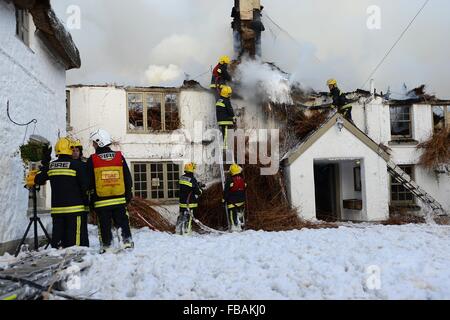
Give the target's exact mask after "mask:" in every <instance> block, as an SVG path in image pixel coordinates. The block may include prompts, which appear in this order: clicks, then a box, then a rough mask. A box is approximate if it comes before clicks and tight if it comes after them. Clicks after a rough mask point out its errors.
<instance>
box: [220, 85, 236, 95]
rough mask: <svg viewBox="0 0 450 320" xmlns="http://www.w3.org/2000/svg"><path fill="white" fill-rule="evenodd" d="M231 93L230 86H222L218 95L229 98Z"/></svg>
mask: <svg viewBox="0 0 450 320" xmlns="http://www.w3.org/2000/svg"><path fill="white" fill-rule="evenodd" d="M232 93H233V89H231V87H230V86H222V87H221V90H220V95H221V96H222V97H224V98H229V97H231V94H232Z"/></svg>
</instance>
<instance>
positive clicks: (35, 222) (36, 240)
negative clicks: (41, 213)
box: [15, 186, 52, 257]
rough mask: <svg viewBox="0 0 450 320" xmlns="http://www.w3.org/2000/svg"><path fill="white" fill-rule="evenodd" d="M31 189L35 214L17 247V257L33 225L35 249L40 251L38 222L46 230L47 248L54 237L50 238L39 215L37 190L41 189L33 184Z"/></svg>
mask: <svg viewBox="0 0 450 320" xmlns="http://www.w3.org/2000/svg"><path fill="white" fill-rule="evenodd" d="M29 190H30V191H31V193H32V196H33V216H32V217H30V223H29V224H28V227H27V231H25V234H24V235H23V238H22V241H21V242H20V244H19V246H18V247H17V250H16V255H15V257H17V256H18V255H19V253H20V248H21V247H22V246H23V245H24V244H25V241H26V239H27V235H28V232H29V231H30V228H31V225H33V227H34V251H39V238H38V223H39V225H40V226H41V228H42V230H43V231H44V234H45V236H46V238H47V240H48V243H47V246H46V247H45V249H47V248H48V246H49V245H50V243H51V241H52V239H51V238H50V236H49V235H48V232H47V230H46V229H45V227H44V225H43V224H42V221H41V218H39V217H38V214H37V194H36V193H37V191H39V186H33V187H31V188H29Z"/></svg>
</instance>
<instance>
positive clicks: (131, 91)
mask: <svg viewBox="0 0 450 320" xmlns="http://www.w3.org/2000/svg"><path fill="white" fill-rule="evenodd" d="M130 94H142V107H143V122H144V123H143V124H144V126H143V130H137V129H131V128H130V111H129V110H130V109H129V102H128V96H129V95H130ZM171 94H175V95H176V97H177V103H176V108H177V111H178V116H179V114H180V90H179V89H165V90H162V89H159V90H157V89H127V90H126V95H125V110H126V119H127V121H126V126H127V131H126V132H127V133H128V134H152V133H167V132H173V131H175V130H177V129H179V128H176V129H172V130H168V129H167V124H166V96H167V95H171ZM147 95H159V97H160V99H161V129H160V130H155V129H152V128H149V127H148V105H147Z"/></svg>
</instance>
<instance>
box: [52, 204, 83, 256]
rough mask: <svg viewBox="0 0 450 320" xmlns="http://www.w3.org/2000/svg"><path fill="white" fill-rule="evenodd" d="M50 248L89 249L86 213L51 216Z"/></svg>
mask: <svg viewBox="0 0 450 320" xmlns="http://www.w3.org/2000/svg"><path fill="white" fill-rule="evenodd" d="M52 220H53V230H52V248H55V249H58V248H61V247H62V248H70V247H73V246H81V247H89V235H88V227H87V220H88V213H87V212H84V213H72V214H70V213H69V214H64V215H52Z"/></svg>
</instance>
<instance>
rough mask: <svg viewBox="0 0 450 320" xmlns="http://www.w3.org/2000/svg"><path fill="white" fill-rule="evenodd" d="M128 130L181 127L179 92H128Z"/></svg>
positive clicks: (171, 129)
mask: <svg viewBox="0 0 450 320" xmlns="http://www.w3.org/2000/svg"><path fill="white" fill-rule="evenodd" d="M127 104H128V131H129V132H152V131H173V130H176V129H178V128H179V124H180V121H179V112H178V94H177V93H174V92H128V94H127Z"/></svg>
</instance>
